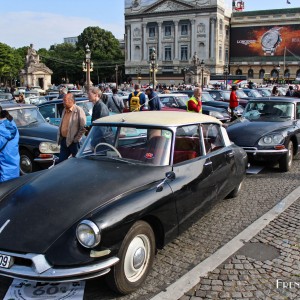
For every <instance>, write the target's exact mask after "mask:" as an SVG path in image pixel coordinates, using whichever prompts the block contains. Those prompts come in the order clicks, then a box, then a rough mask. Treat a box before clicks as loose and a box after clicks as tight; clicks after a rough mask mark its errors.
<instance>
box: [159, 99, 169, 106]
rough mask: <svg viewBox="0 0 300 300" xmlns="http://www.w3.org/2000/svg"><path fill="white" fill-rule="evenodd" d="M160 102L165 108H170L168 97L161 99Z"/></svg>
mask: <svg viewBox="0 0 300 300" xmlns="http://www.w3.org/2000/svg"><path fill="white" fill-rule="evenodd" d="M161 102H162V103H163V104H164V105H166V106H170V104H171V103H170V97H162V98H161Z"/></svg>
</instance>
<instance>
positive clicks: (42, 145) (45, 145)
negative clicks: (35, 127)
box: [39, 142, 49, 153]
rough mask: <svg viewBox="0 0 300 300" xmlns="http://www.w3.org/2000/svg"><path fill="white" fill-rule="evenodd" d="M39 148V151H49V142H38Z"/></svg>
mask: <svg viewBox="0 0 300 300" xmlns="http://www.w3.org/2000/svg"><path fill="white" fill-rule="evenodd" d="M39 150H40V152H41V153H47V152H49V143H46V142H42V143H40V145H39Z"/></svg>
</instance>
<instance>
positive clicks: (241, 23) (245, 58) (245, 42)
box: [230, 8, 300, 82]
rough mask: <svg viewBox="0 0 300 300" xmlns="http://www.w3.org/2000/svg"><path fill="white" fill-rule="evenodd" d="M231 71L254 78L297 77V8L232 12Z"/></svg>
mask: <svg viewBox="0 0 300 300" xmlns="http://www.w3.org/2000/svg"><path fill="white" fill-rule="evenodd" d="M230 72H231V74H234V75H246V76H247V78H248V80H250V79H251V80H252V81H254V82H262V81H263V80H265V81H267V82H278V81H279V82H294V81H295V80H296V79H297V78H298V80H300V8H292V9H276V10H261V11H248V12H235V13H233V14H232V17H231V37H230Z"/></svg>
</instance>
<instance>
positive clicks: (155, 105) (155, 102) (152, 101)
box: [146, 86, 161, 110]
mask: <svg viewBox="0 0 300 300" xmlns="http://www.w3.org/2000/svg"><path fill="white" fill-rule="evenodd" d="M146 95H147V96H148V99H149V100H148V106H149V110H161V105H160V99H159V97H158V96H157V94H156V93H155V92H154V91H153V89H152V88H151V87H150V86H149V87H147V88H146Z"/></svg>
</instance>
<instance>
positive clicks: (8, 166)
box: [0, 107, 20, 182]
mask: <svg viewBox="0 0 300 300" xmlns="http://www.w3.org/2000/svg"><path fill="white" fill-rule="evenodd" d="M19 176H20V155H19V131H18V128H17V126H16V124H15V122H14V121H13V117H12V116H11V115H10V114H9V113H8V111H6V110H2V108H1V107H0V182H4V181H7V180H9V179H13V178H17V177H19Z"/></svg>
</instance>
